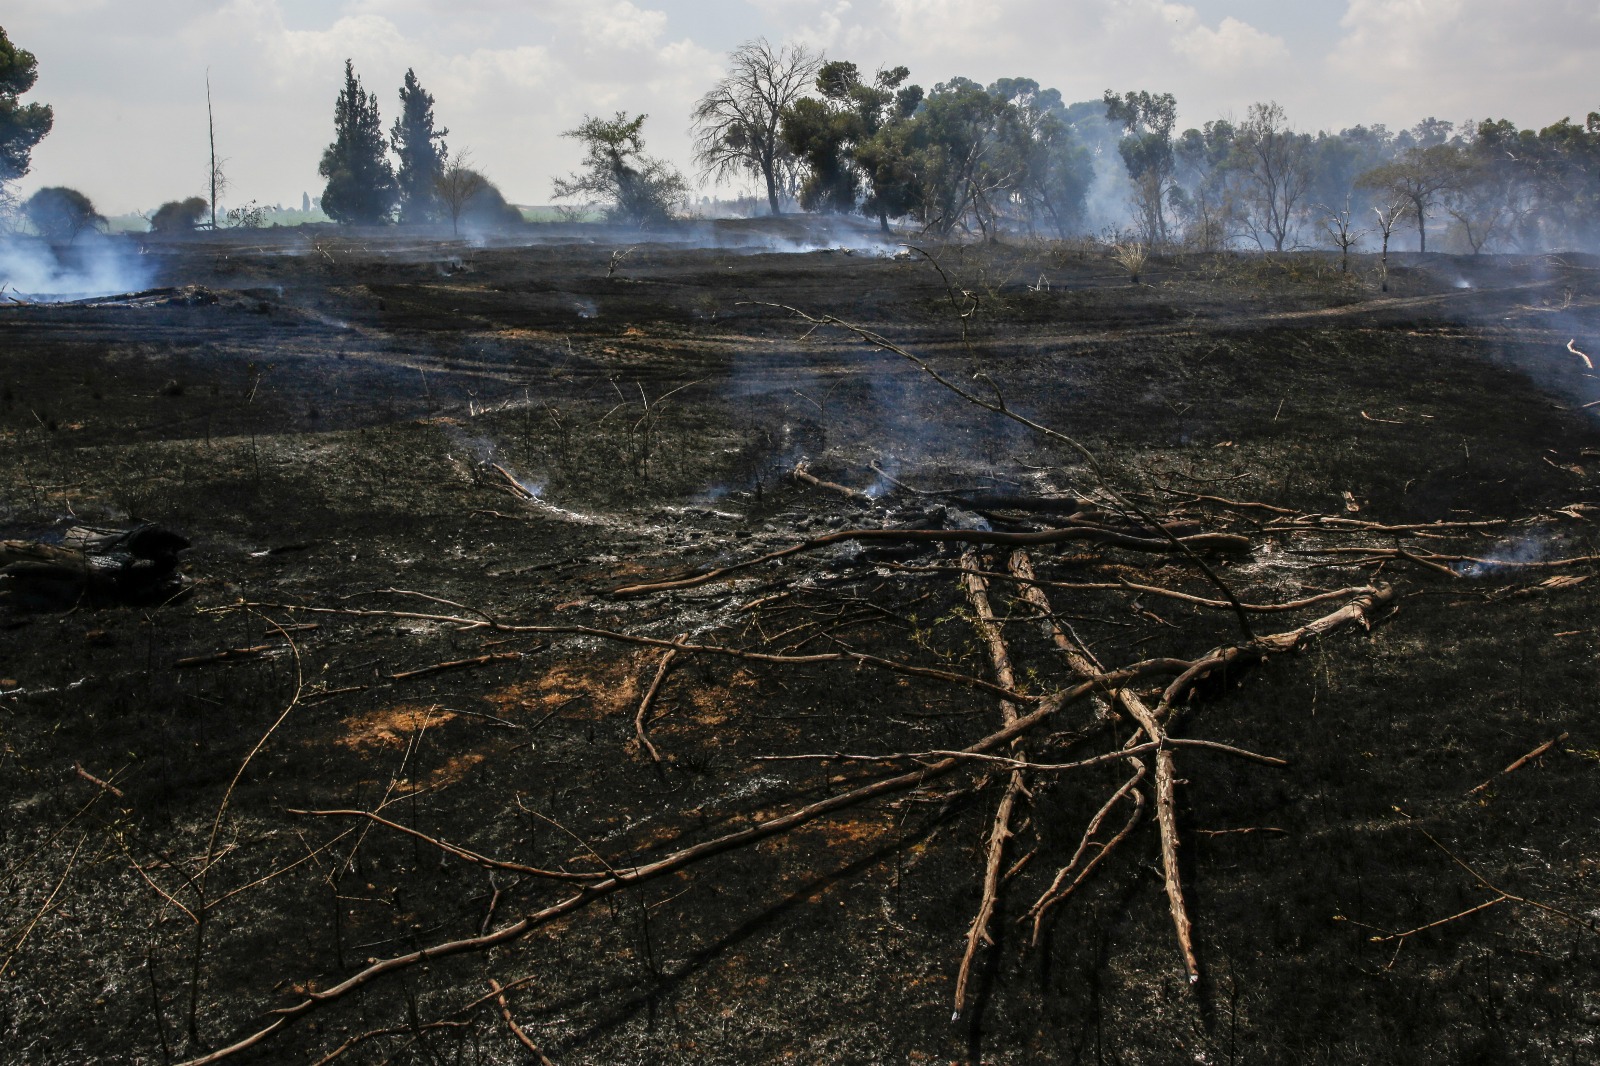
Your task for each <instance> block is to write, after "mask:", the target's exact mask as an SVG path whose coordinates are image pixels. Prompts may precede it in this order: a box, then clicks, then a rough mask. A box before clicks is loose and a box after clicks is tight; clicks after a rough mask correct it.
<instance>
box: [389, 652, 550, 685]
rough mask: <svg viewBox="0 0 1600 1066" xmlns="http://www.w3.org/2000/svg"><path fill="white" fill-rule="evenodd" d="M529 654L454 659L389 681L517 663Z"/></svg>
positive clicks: (400, 675)
mask: <svg viewBox="0 0 1600 1066" xmlns="http://www.w3.org/2000/svg"><path fill="white" fill-rule="evenodd" d="M539 650H540V649H538V648H534V649H532V651H539ZM529 654H532V652H531V651H530V652H520V651H502V652H494V653H492V654H489V655H479V656H477V657H475V658H472V659H454V660H452V661H450V662H447V663H434V664H433V665H432V666H423V667H419V668H418V669H416V670H402V671H401V672H400V673H398V674H390V675H389V680H391V681H408V680H410V679H411V678H414V677H425V676H426V675H428V674H437V673H440V672H442V671H444V670H463V669H465V668H467V667H469V666H487V665H488V664H489V663H511V662H517V661H518V660H520V659H522V658H523V657H524V656H525V655H529Z"/></svg>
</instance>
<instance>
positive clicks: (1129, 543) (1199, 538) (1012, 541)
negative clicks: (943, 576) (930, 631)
mask: <svg viewBox="0 0 1600 1066" xmlns="http://www.w3.org/2000/svg"><path fill="white" fill-rule="evenodd" d="M1177 539H1178V541H1179V542H1181V543H1182V544H1183V545H1185V546H1187V547H1188V548H1190V549H1191V550H1193V551H1214V552H1228V553H1234V554H1238V553H1244V552H1248V551H1249V550H1250V547H1251V545H1250V538H1249V537H1244V536H1239V535H1238V534H1234V533H1201V534H1198V535H1196V536H1192V537H1179V538H1177ZM851 540H859V541H903V542H921V543H934V544H988V545H995V546H1004V547H1025V546H1036V545H1042V544H1066V543H1068V542H1070V541H1075V540H1083V541H1093V542H1095V543H1099V544H1109V545H1111V546H1113V547H1117V548H1129V549H1132V550H1134V551H1143V552H1157V553H1167V552H1173V551H1176V550H1178V549H1176V548H1175V547H1174V546H1173V542H1172V541H1171V540H1166V539H1163V538H1159V537H1141V536H1133V535H1132V534H1128V533H1122V532H1119V531H1118V530H1114V529H1107V528H1106V527H1104V526H1097V525H1088V524H1084V525H1073V526H1067V527H1065V528H1063V529H1046V530H1041V531H1039V532H1037V533H996V532H992V531H990V530H983V529H841V530H839V531H838V532H836V533H828V534H825V535H824V536H821V537H814V538H812V539H811V540H808V541H805V542H804V543H801V544H796V545H794V546H793V547H789V548H784V549H782V550H781V551H775V552H768V553H767V554H766V555H759V556H756V557H755V558H753V559H746V560H745V561H744V562H741V563H733V564H732V565H730V566H723V567H719V568H717V569H715V570H708V571H706V572H705V573H703V574H697V575H695V576H694V577H685V578H677V579H674V580H668V581H653V582H647V583H645V584H640V585H624V586H622V587H621V588H615V589H612V590H611V593H610V595H612V596H642V595H648V594H649V593H652V592H668V591H671V590H673V589H692V588H698V587H699V586H701V585H709V584H711V583H712V582H714V581H720V580H721V579H722V578H724V577H727V576H728V575H730V574H736V573H738V572H739V571H741V570H748V569H750V568H751V567H753V566H760V565H761V564H763V563H770V562H776V561H777V560H779V559H786V558H788V557H789V556H791V555H798V554H800V553H801V552H807V551H814V550H816V549H817V548H825V547H827V546H829V545H830V544H842V543H844V542H845V541H851Z"/></svg>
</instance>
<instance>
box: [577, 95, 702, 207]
mask: <svg viewBox="0 0 1600 1066" xmlns="http://www.w3.org/2000/svg"><path fill="white" fill-rule="evenodd" d="M648 117H649V116H647V115H638V116H636V117H633V118H629V117H628V113H627V112H626V111H618V112H617V113H616V114H615V115H614V116H613V117H612V118H609V119H607V118H597V117H594V116H591V115H585V116H584V118H583V122H582V124H581V125H579V126H577V127H575V128H574V129H570V130H567V131H566V132H565V133H563V134H562V136H563V137H571V138H572V139H574V140H576V141H578V142H579V143H581V144H582V145H583V147H584V159H583V166H582V168H581V169H579V170H577V171H574V172H573V173H572V174H570V175H568V176H567V177H565V178H556V179H555V182H554V187H555V197H556V199H558V200H572V199H578V200H583V201H586V202H590V203H595V204H599V205H603V206H604V207H605V209H606V214H607V217H609V218H610V219H611V220H612V221H616V222H629V223H632V224H633V225H636V226H646V225H650V224H652V223H656V222H662V221H665V220H666V219H669V218H671V217H672V216H673V215H674V214H675V213H676V212H677V210H678V208H679V205H681V204H682V203H683V201H684V198H685V197H686V196H687V195H688V191H689V185H688V183H687V182H686V181H684V178H683V175H682V174H681V173H679V172H678V170H677V168H675V167H673V166H672V165H671V164H670V163H668V162H666V161H665V160H662V159H657V158H655V157H653V156H649V155H646V154H645V150H644V140H643V138H642V136H641V133H640V131H641V130H642V129H643V128H644V123H645V119H646V118H648Z"/></svg>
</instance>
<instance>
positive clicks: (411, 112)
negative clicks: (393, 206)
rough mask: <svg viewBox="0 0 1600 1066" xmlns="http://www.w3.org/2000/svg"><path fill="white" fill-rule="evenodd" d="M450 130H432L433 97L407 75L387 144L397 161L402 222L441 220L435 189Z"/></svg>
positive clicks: (415, 78)
mask: <svg viewBox="0 0 1600 1066" xmlns="http://www.w3.org/2000/svg"><path fill="white" fill-rule="evenodd" d="M449 132H450V131H449V130H435V129H434V128H433V97H432V96H431V95H429V93H428V92H427V90H425V89H423V87H422V86H421V85H420V84H419V83H418V82H417V75H416V72H415V71H412V70H407V71H406V80H405V84H404V85H402V86H400V117H399V118H397V119H395V120H394V128H393V129H391V130H390V131H389V143H390V144H391V145H392V146H393V147H394V151H395V155H397V156H399V158H400V170H399V172H398V173H397V174H396V175H395V182H396V184H397V185H398V186H399V191H400V221H401V222H433V221H436V220H437V219H438V218H439V216H440V213H441V212H440V204H439V200H438V196H437V192H436V185H437V183H438V180H439V175H440V173H442V172H443V170H444V161H445V159H446V158H448V156H449V151H448V149H447V148H446V147H445V143H444V139H445V136H446V135H447V134H448V133H449Z"/></svg>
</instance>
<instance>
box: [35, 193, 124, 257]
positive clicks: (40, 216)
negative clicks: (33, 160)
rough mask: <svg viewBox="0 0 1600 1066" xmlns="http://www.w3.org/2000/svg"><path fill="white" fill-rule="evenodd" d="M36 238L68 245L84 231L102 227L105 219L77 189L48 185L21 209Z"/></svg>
mask: <svg viewBox="0 0 1600 1066" xmlns="http://www.w3.org/2000/svg"><path fill="white" fill-rule="evenodd" d="M22 213H23V214H24V215H25V216H27V219H28V221H29V222H31V223H32V224H33V228H34V229H36V230H38V231H39V235H40V236H41V237H44V238H45V239H47V240H51V241H65V242H66V243H68V244H71V243H72V242H73V241H75V240H77V238H78V234H80V233H82V232H83V231H84V230H86V229H93V228H94V227H96V226H101V225H104V224H105V221H106V220H105V217H104V216H102V215H101V214H100V213H99V212H98V211H96V210H95V209H94V204H93V203H91V202H90V200H89V198H88V197H87V196H85V195H83V193H81V192H79V191H78V190H77V189H68V188H66V187H65V186H61V185H50V186H46V187H45V188H43V189H40V190H39V191H38V192H36V193H34V194H33V195H32V196H30V197H28V200H27V202H26V203H25V204H23V205H22Z"/></svg>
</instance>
